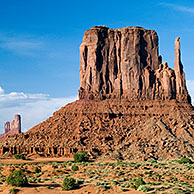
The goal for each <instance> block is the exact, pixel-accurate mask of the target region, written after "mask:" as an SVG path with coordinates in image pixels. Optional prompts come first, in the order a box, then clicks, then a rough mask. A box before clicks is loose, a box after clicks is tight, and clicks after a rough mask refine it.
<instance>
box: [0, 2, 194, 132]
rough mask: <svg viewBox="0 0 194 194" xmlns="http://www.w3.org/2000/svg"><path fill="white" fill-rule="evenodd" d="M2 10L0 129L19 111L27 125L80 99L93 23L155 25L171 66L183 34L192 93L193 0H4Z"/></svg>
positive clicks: (0, 4) (111, 25)
mask: <svg viewBox="0 0 194 194" xmlns="http://www.w3.org/2000/svg"><path fill="white" fill-rule="evenodd" d="M0 16H1V17H0V86H1V88H0V129H2V128H3V123H4V122H5V121H6V120H11V119H12V118H13V115H14V114H16V113H20V114H21V115H22V118H23V130H27V129H29V128H30V127H32V126H34V125H35V124H37V123H39V122H40V121H42V120H44V119H46V118H47V117H48V116H50V115H52V112H53V111H55V110H57V109H58V108H59V107H61V106H63V105H65V104H66V103H67V102H70V101H72V100H75V99H76V97H77V91H78V88H79V46H80V44H81V41H82V37H83V34H84V31H86V30H87V29H89V28H91V27H92V26H95V25H106V26H108V27H110V28H121V27H125V26H142V27H144V28H147V29H154V30H156V32H157V33H158V36H159V47H160V54H161V55H162V56H163V60H164V61H167V62H168V63H169V66H170V67H172V68H173V67H174V40H175V38H176V37H177V36H180V37H181V49H182V62H183V64H184V70H185V72H186V79H187V80H188V81H187V83H188V84H189V90H190V93H191V94H192V96H193V97H194V89H193V88H194V76H193V74H194V54H193V53H194V35H193V34H194V2H193V0H190V1H189V0H187V1H180V0H176V1H168V0H166V1H165V0H164V1H157V0H151V1H145V0H139V1H134V0H133V1H131V0H128V1H122V0H121V1H118V0H117V1H115V0H111V1H109V0H108V1H102V0H98V1H96V0H93V1H88V0H86V1H65V0H28V1H26V0H19V1H15V0H0ZM0 132H1V131H0Z"/></svg>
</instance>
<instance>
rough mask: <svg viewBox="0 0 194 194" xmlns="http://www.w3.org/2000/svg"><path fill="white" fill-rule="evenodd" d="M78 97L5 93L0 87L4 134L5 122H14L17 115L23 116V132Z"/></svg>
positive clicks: (1, 120) (0, 113)
mask: <svg viewBox="0 0 194 194" xmlns="http://www.w3.org/2000/svg"><path fill="white" fill-rule="evenodd" d="M1 91H2V92H1ZM76 99H77V97H76V96H75V97H69V98H51V97H50V96H49V95H48V94H25V93H23V92H11V93H9V94H6V93H4V90H3V89H2V88H1V87H0V129H1V131H0V132H1V133H3V125H4V122H5V121H8V120H9V121H10V120H13V118H14V115H15V114H21V116H22V131H27V130H29V129H30V128H32V127H33V126H35V125H36V124H38V123H40V122H42V121H43V120H45V119H47V118H48V117H49V116H52V113H53V112H55V111H56V110H58V109H59V108H60V107H62V106H64V105H66V104H67V103H69V102H72V101H74V100H76Z"/></svg>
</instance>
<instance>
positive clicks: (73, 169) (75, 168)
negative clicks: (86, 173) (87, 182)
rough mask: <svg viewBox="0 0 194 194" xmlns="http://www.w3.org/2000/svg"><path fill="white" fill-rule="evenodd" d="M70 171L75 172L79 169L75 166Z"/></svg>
mask: <svg viewBox="0 0 194 194" xmlns="http://www.w3.org/2000/svg"><path fill="white" fill-rule="evenodd" d="M71 170H72V171H77V170H79V167H78V166H77V165H75V164H74V165H73V166H72V167H71Z"/></svg>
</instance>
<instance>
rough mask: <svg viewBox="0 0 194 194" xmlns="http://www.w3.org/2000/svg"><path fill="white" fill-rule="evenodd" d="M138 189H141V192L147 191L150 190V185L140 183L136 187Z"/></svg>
mask: <svg viewBox="0 0 194 194" xmlns="http://www.w3.org/2000/svg"><path fill="white" fill-rule="evenodd" d="M137 190H138V191H142V192H148V191H150V190H151V189H150V187H148V186H147V185H140V186H139V187H138V189H137Z"/></svg>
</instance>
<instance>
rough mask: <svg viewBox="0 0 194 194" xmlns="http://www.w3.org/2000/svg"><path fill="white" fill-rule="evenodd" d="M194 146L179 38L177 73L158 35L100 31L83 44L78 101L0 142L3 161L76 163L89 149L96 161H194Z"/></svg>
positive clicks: (130, 30)
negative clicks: (40, 158) (16, 157)
mask: <svg viewBox="0 0 194 194" xmlns="http://www.w3.org/2000/svg"><path fill="white" fill-rule="evenodd" d="M8 125H9V124H8ZM193 145H194V108H193V106H192V105H191V98H190V96H189V94H188V91H187V88H186V83H185V74H184V71H183V65H182V63H181V53H180V39H179V38H176V40H175V67H174V69H172V68H170V67H169V66H168V64H167V62H163V61H162V57H161V56H160V55H159V52H158V36H157V33H156V32H155V31H154V30H146V29H144V28H141V27H126V28H121V29H110V28H108V27H105V26H95V27H92V28H91V29H89V30H87V31H86V32H85V35H84V37H83V42H82V44H81V46H80V88H79V100H77V101H75V102H73V103H70V104H67V105H66V106H64V107H62V108H61V109H60V110H58V111H57V112H55V113H54V114H53V116H52V117H50V118H48V119H47V120H46V121H44V122H42V123H40V124H38V125H36V126H34V127H33V128H32V129H30V130H29V131H27V132H26V133H22V134H17V135H14V136H13V137H9V138H7V139H5V140H4V141H1V142H0V155H1V156H2V157H3V156H12V155H13V154H20V153H22V154H25V155H29V156H30V155H33V154H39V155H44V156H45V157H47V156H49V157H54V156H55V157H56V156H57V157H59V156H68V157H69V156H72V155H73V154H74V153H75V152H77V151H79V150H87V151H88V153H89V155H90V157H91V158H97V157H101V158H102V159H103V158H105V157H109V158H113V159H122V158H123V159H133V160H148V159H158V158H175V157H178V156H187V157H194V146H193Z"/></svg>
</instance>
